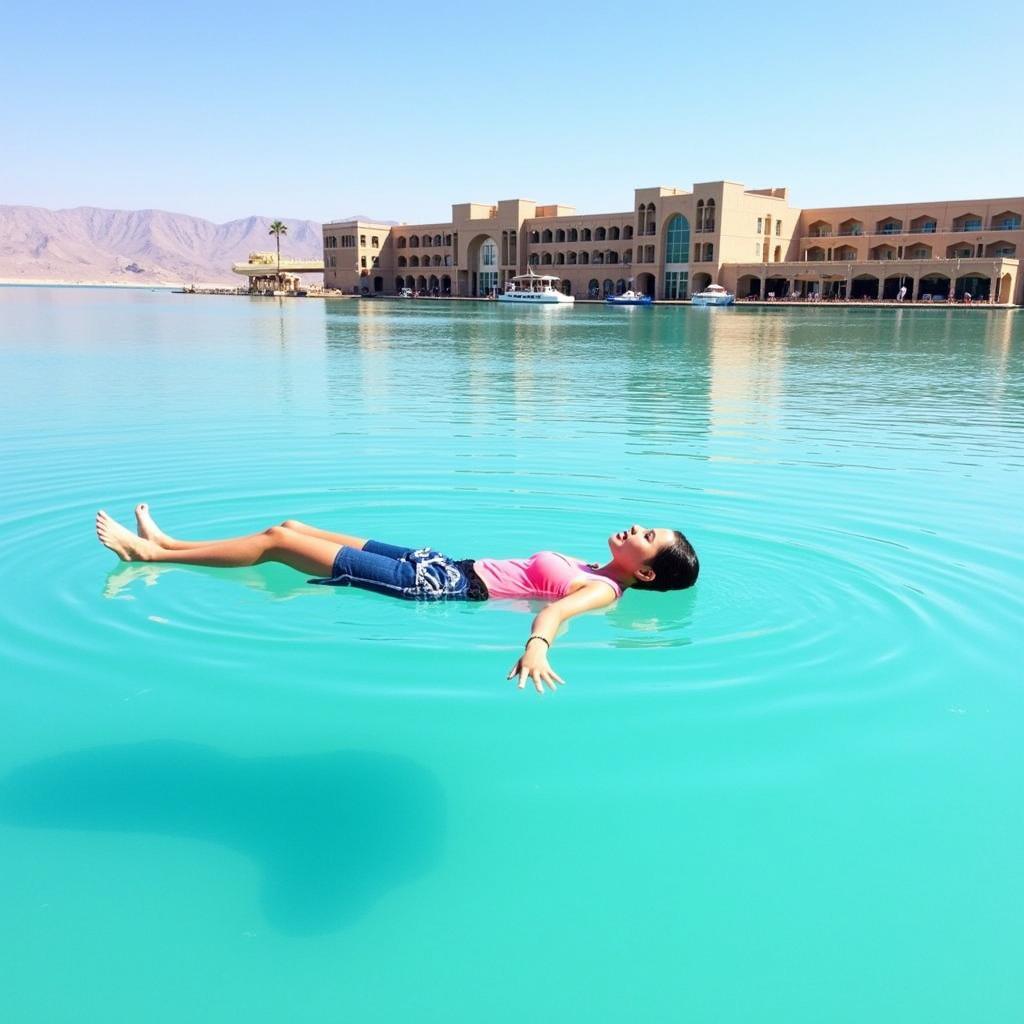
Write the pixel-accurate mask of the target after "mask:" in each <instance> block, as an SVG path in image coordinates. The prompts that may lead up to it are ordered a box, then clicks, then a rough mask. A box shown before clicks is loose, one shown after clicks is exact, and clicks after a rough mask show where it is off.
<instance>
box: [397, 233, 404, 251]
mask: <svg viewBox="0 0 1024 1024" xmlns="http://www.w3.org/2000/svg"><path fill="white" fill-rule="evenodd" d="M398 248H399V249H404V248H405V235H402V236H401V237H400V238H399V239H398Z"/></svg>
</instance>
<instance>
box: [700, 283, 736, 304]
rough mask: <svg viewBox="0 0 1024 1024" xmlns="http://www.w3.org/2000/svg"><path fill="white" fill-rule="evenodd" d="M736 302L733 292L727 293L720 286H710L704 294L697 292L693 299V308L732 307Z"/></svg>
mask: <svg viewBox="0 0 1024 1024" xmlns="http://www.w3.org/2000/svg"><path fill="white" fill-rule="evenodd" d="M735 301H736V296H735V295H733V293H732V292H727V291H726V290H725V289H724V288H723V287H722V286H721V285H720V284H709V285H708V286H707V288H705V289H704V291H702V292H697V293H696V294H695V295H694V296H693V297H692V298H691V299H690V304H691V305H692V306H731V305H732V304H733V303H734V302H735Z"/></svg>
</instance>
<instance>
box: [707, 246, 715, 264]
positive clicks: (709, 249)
mask: <svg viewBox="0 0 1024 1024" xmlns="http://www.w3.org/2000/svg"><path fill="white" fill-rule="evenodd" d="M714 258H715V247H714V246H713V245H712V244H711V243H710V242H705V243H704V262H705V263H710V262H711V261H712V260H713V259H714Z"/></svg>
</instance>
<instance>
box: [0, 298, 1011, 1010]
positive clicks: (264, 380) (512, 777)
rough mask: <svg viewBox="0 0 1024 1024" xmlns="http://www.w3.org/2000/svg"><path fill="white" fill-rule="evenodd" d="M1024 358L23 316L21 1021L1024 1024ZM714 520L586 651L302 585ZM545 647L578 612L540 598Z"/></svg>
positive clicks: (8, 331)
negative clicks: (312, 536) (216, 551)
mask: <svg viewBox="0 0 1024 1024" xmlns="http://www.w3.org/2000/svg"><path fill="white" fill-rule="evenodd" d="M1022 347H1024V320H1022V319H1021V316H1020V314H1017V313H1013V312H984V311H963V310H953V311H949V310H920V311H918V310H901V311H891V310H855V309H853V310H838V309H836V310H828V309H813V310H811V309H807V310H803V309H797V310H755V309H735V310H718V311H708V310H689V309H685V308H657V307H656V308H654V309H632V310H629V309H618V310H606V309H603V308H599V307H587V308H583V307H581V308H578V309H575V310H509V309H505V308H502V307H500V306H495V305H493V304H475V303H451V304H446V303H427V302H413V303H397V302H383V301H381V302H362V303H357V302H351V301H350V302H334V303H321V302H319V301H313V300H306V301H291V302H289V301H285V302H283V303H278V302H275V301H272V300H253V301H250V300H247V299H240V298H231V297H223V298H221V297H187V296H180V295H169V294H166V293H155V292H123V291H114V290H90V291H78V290H73V289H30V288H8V289H0V360H2V370H3V376H2V379H3V383H4V388H3V395H4V399H3V403H2V409H0V428H2V429H0V474H2V478H3V480H4V495H5V501H4V507H3V508H2V510H0V518H2V526H3V529H2V531H0V557H2V565H3V572H2V574H0V594H2V597H3V608H4V616H3V627H2V634H0V663H2V664H3V666H4V668H3V679H2V682H0V720H2V722H3V744H2V747H0V892H2V903H3V908H4V910H3V919H4V923H5V925H6V927H5V928H4V929H3V931H2V932H0V962H2V963H3V964H4V965H5V967H4V974H5V976H6V977H5V981H4V983H3V985H2V986H0V1018H2V1019H3V1020H4V1021H5V1022H9V1024H21V1022H37V1021H38V1022H46V1024H54V1022H64V1021H68V1022H71V1021H74V1022H81V1021H85V1020H95V1021H101V1020H102V1021H105V1022H113V1021H125V1022H129V1021H131V1022H137V1021H147V1022H164V1021H167V1022H171V1021H173V1022H180V1021H184V1020H190V1021H228V1020H245V1021H250V1022H254V1021H255V1022H262V1021H267V1022H279V1021H284V1020H287V1021H294V1022H305V1021H323V1020H351V1021H359V1022H371V1021H372V1022H376V1021H381V1022H385V1021H387V1022H390V1021H403V1022H405V1021H417V1022H434V1021H437V1022H441V1021H445V1022H450V1021H474V1022H476V1021H488V1022H505V1021H509V1022H513V1021H515V1022H521V1021H523V1020H535V1021H556V1020H559V1021H561V1020H579V1021H587V1022H604V1021H615V1022H618V1021H625V1020H643V1021H668V1020H687V1021H701V1022H704V1021H707V1022H715V1024H732V1022H737V1024H738V1022H743V1024H750V1022H757V1024H775V1022H780V1024H781V1022H785V1024H797V1022H800V1024H802V1022H816V1024H817V1022H824V1021H828V1022H851V1024H852V1022H857V1024H861V1022H864V1021H874V1022H897V1021H898V1022H908V1021H914V1022H917V1021H928V1022H929V1024H936V1022H951V1024H952V1022H957V1024H962V1022H964V1021H978V1022H989V1021H991V1022H1005V1021H1011V1020H1020V1019H1022V1018H1024V997H1022V994H1021V988H1020V983H1019V967H1020V963H1021V959H1022V956H1024V941H1022V940H1024V936H1022V924H1021V921H1022V916H1021V915H1022V911H1024V900H1022V896H1024V876H1022V872H1021V869H1020V856H1021V848H1022V842H1024V825H1022V821H1021V811H1020V798H1021V785H1022V782H1024V771H1022V768H1024V764H1022V761H1024V756H1022V743H1021V732H1022V729H1024V690H1022V685H1021V673H1020V668H1019V661H1020V641H1019V632H1020V630H1019V626H1020V621H1021V616H1022V612H1024V583H1022V579H1024V571H1022V570H1024V544H1022V523H1021V514H1020V512H1021V501H1022V498H1024V485H1022V472H1021V471H1022V468H1024V456H1022V446H1021V442H1022V433H1024V431H1022V427H1024V356H1022ZM140 500H146V501H149V502H150V503H151V505H152V507H153V510H154V513H155V515H156V516H157V518H158V520H159V521H160V522H161V524H162V525H164V527H165V528H166V529H168V530H169V531H170V532H172V533H175V534H178V535H180V536H184V537H191V536H199V537H206V536H228V535H231V534H235V533H242V532H248V531H251V530H254V529H257V528H261V527H263V526H266V525H269V524H270V523H272V522H275V521H280V520H281V519H283V518H286V517H292V518H298V519H302V520H305V521H308V522H313V523H317V524H320V525H324V526H326V527H328V528H335V529H339V530H344V531H347V532H353V533H356V534H360V535H363V536H374V537H377V538H379V539H383V540H386V541H391V542H395V543H408V544H410V545H420V544H430V545H433V546H436V547H439V548H441V549H443V550H447V551H449V552H450V553H451V554H452V555H454V556H456V557H468V556H476V557H479V556H484V555H492V556H505V555H517V554H528V553H530V552H532V551H534V550H537V549H539V548H549V547H550V548H555V549H557V550H561V551H565V552H568V553H571V554H576V555H578V556H580V557H583V558H587V559H598V558H601V557H602V555H603V554H604V552H605V548H604V539H605V537H606V536H607V535H608V534H609V533H611V532H613V531H615V530H618V529H621V528H622V527H623V526H625V525H628V524H630V523H633V522H639V523H641V524H644V525H656V526H669V527H679V528H681V529H683V530H684V531H685V532H686V533H687V534H688V535H689V536H690V537H691V539H692V540H693V542H694V544H695V546H696V548H697V550H698V552H699V554H700V556H701V561H702V575H701V579H700V582H699V584H698V586H697V587H696V588H695V589H694V590H693V591H690V592H687V593H683V594H674V595H659V594H642V593H630V594H627V595H626V597H625V598H624V599H623V600H622V601H621V603H620V604H619V605H618V606H616V607H614V608H613V609H611V610H608V611H606V612H599V613H595V614H590V615H587V616H585V617H582V618H580V619H577V620H574V621H573V622H572V623H570V625H569V628H568V630H567V631H566V632H565V634H564V635H563V636H562V637H561V638H560V639H559V642H558V643H557V644H556V646H555V649H554V653H553V656H552V661H553V664H554V667H555V669H556V671H558V672H559V673H560V674H561V675H562V676H563V677H564V678H565V679H566V680H567V684H566V686H565V687H564V688H563V689H561V690H560V691H559V692H558V693H557V694H553V695H546V696H544V697H538V696H537V695H536V694H535V693H532V692H519V691H516V690H515V689H514V688H513V687H512V684H510V683H508V682H506V681H505V675H506V673H507V671H508V669H509V667H510V666H511V664H512V663H513V662H514V661H515V659H516V658H517V657H518V653H519V651H520V649H521V646H522V643H523V640H524V639H525V637H526V635H527V633H528V629H529V624H530V616H529V611H530V608H529V607H527V606H526V605H525V604H524V605H522V606H518V605H516V604H514V603H511V602H509V603H503V602H493V603H488V604H483V605H465V604H464V605H448V606H426V605H410V604H407V603H404V602H400V601H394V600H390V599H387V598H384V597H380V596H377V595H374V594H368V593H362V592H356V591H350V590H344V589H335V588H318V587H310V586H307V585H306V584H305V582H304V579H303V577H301V576H299V575H297V574H294V573H292V572H290V571H289V570H286V569H284V568H281V567H256V568H252V569H246V570H235V571H223V570H214V569H195V568H185V567H167V566H161V567H155V566H121V565H120V564H119V563H117V562H116V560H115V559H114V557H113V556H112V555H111V554H110V553H109V552H107V551H106V550H104V549H103V548H101V547H100V546H99V545H98V544H97V542H96V540H95V538H94V536H93V534H92V516H93V513H94V511H95V509H97V508H99V507H103V508H106V509H107V510H109V511H110V512H111V513H112V514H114V515H116V516H118V517H120V518H122V519H124V520H127V521H129V522H130V521H131V510H132V507H133V505H134V504H135V503H136V502H137V501H140ZM536 607H539V606H536Z"/></svg>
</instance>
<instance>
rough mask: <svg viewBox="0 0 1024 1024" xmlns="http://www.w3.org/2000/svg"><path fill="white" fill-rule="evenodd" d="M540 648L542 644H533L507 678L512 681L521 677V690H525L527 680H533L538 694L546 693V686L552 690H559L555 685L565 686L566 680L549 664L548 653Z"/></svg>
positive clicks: (519, 687)
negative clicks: (516, 677)
mask: <svg viewBox="0 0 1024 1024" xmlns="http://www.w3.org/2000/svg"><path fill="white" fill-rule="evenodd" d="M540 646H541V645H540V644H532V645H531V646H529V647H527V648H526V650H525V651H524V652H523V656H522V657H521V658H520V659H519V660H518V661H517V662H516V663H515V665H513V666H512V671H511V672H509V674H508V676H507V677H506V678H508V679H512V678H513V677H514V676H519V686H518V689H520V690H522V689H524V688H525V686H526V680H527V679H531V680H533V685H534V686H535V687H536V688H537V692H538V693H543V692H544V686H545V684H546V685H547V686H549V687H551V689H552V690H557V689H558V687H557V686H555V683H558V684H559V685H560V686H564V685H565V680H564V679H563V678H562V677H561V676H560V675H558V674H557V673H556V672H555V671H554V669H553V668H552V667H551V666H550V665H549V664H548V656H547V652H546V651H544V650H539V651H538V650H537V648H538V647H540Z"/></svg>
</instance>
